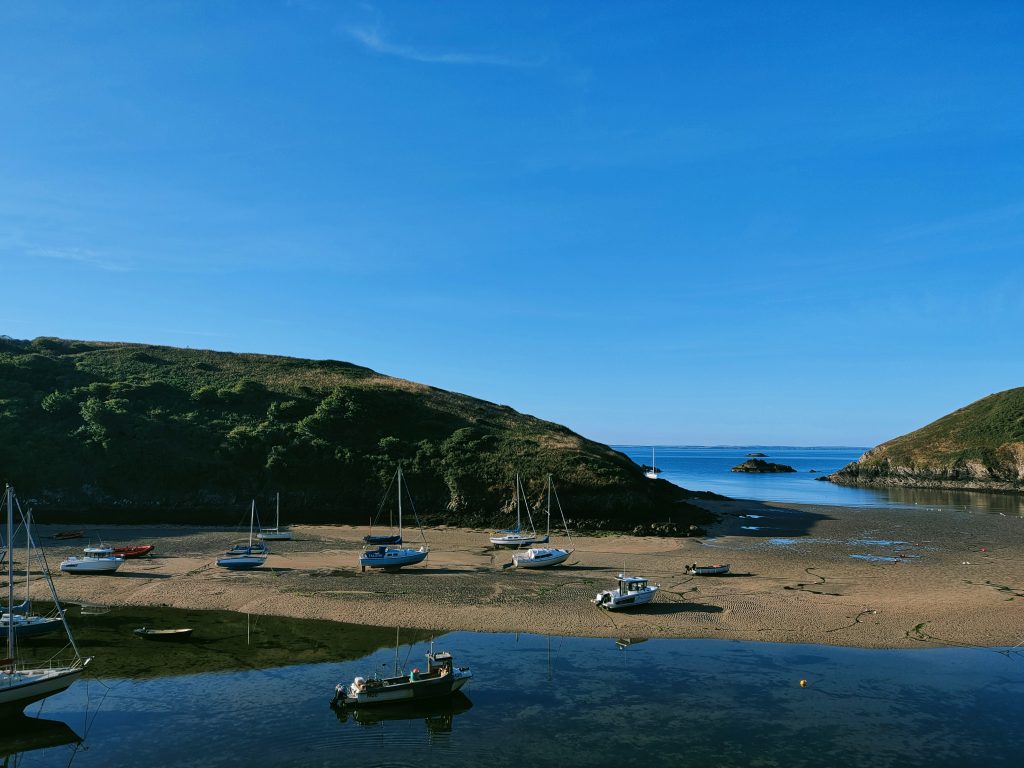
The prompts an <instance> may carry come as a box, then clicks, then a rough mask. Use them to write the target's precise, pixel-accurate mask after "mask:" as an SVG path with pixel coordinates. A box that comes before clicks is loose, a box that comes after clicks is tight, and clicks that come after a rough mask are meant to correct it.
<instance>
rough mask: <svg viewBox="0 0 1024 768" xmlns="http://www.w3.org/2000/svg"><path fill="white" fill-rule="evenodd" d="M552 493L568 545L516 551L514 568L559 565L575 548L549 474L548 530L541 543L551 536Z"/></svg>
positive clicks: (513, 556)
mask: <svg viewBox="0 0 1024 768" xmlns="http://www.w3.org/2000/svg"><path fill="white" fill-rule="evenodd" d="M552 495H554V498H555V505H556V506H557V507H558V513H559V514H560V515H561V516H562V527H563V528H564V529H565V538H566V539H567V540H568V542H569V546H568V547H530V548H529V549H527V550H526V551H523V552H516V553H515V554H514V555H512V565H513V567H515V568H547V567H548V566H551V565H559V564H560V563H564V562H565V561H566V560H568V559H569V555H571V554H572V553H573V552H574V551H575V550H574V549H571V547H572V537H571V536H570V535H569V524H568V523H567V522H566V521H565V512H564V511H563V510H562V502H561V501H560V500H559V498H558V491H556V490H555V489H554V483H552V481H551V475H548V494H547V516H548V530H547V535H546V536H545V537H544V538H543V539H542V542H543V543H545V544H546V543H547V542H548V540H549V539H550V537H551V497H552Z"/></svg>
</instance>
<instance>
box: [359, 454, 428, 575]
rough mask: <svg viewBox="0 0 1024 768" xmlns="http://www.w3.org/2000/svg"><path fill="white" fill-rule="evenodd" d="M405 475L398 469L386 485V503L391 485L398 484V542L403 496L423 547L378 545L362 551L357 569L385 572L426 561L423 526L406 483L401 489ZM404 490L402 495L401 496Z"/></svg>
mask: <svg viewBox="0 0 1024 768" xmlns="http://www.w3.org/2000/svg"><path fill="white" fill-rule="evenodd" d="M404 478H405V475H404V474H402V467H401V466H399V467H398V471H397V472H396V473H395V477H394V480H393V481H392V483H389V484H388V488H387V490H385V491H384V499H385V501H384V502H382V503H386V502H387V499H388V496H389V494H390V490H391V485H392V484H393V483H396V482H397V484H398V534H397V535H398V540H399V541H401V540H402V536H403V532H402V496H403V495H405V496H406V497H407V498H408V500H409V506H410V507H411V508H412V513H413V516H414V517H415V518H416V525H417V527H419V529H420V537H421V538H422V539H423V546H421V547H419V548H416V549H413V548H411V547H399V546H393V545H387V544H380V545H378V546H376V547H374V548H372V549H369V548H367V549H364V550H363V552H362V553H361V554H360V555H359V569H360V570H362V571H365V570H366V569H367V568H384V569H387V570H393V569H396V568H403V567H405V566H407V565H416V563H422V562H423V561H424V560H426V559H427V554H428V553H429V551H430V550H429V549H428V548H427V538H426V536H424V534H423V526H422V525H420V518H419V515H418V514H417V513H416V505H415V504H414V503H413V500H412V494H411V493H410V492H409V486H408V483H406V484H405V486H404V487H403V485H402V480H403V479H404ZM403 490H404V494H403Z"/></svg>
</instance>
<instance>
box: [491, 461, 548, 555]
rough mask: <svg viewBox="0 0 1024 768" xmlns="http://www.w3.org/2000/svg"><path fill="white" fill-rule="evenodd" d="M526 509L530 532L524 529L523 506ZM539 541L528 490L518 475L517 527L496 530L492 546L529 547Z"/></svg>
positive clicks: (492, 537)
mask: <svg viewBox="0 0 1024 768" xmlns="http://www.w3.org/2000/svg"><path fill="white" fill-rule="evenodd" d="M524 507H525V509H526V519H527V520H528V521H529V523H530V530H529V532H527V531H524V530H523V508H524ZM536 541H537V530H536V529H535V528H534V527H533V515H532V514H530V504H529V502H528V501H527V500H526V490H525V489H524V488H523V483H522V481H521V480H520V479H519V475H518V474H517V475H516V525H515V528H507V529H505V530H503V531H495V534H494V536H491V546H493V547H494V548H495V549H502V548H504V547H512V548H516V549H518V548H520V547H528V546H529V545H530V544H533V543H535V542H536Z"/></svg>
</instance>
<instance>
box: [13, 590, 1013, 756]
mask: <svg viewBox="0 0 1024 768" xmlns="http://www.w3.org/2000/svg"><path fill="white" fill-rule="evenodd" d="M581 610H597V609H593V608H591V607H589V606H581ZM69 613H71V614H72V618H73V621H74V623H75V626H76V628H77V629H78V630H79V633H80V634H81V636H82V645H83V649H84V650H85V651H86V652H95V653H96V654H98V657H97V660H96V661H95V662H94V664H93V665H91V667H90V668H91V672H90V674H89V676H87V677H86V678H84V679H83V680H81V681H79V682H78V683H76V684H75V685H74V686H73V687H72V688H71V689H69V690H68V691H66V692H65V693H62V694H60V695H58V696H54V697H52V698H50V699H48V700H45V701H44V702H40V703H38V704H34V705H31V706H30V707H29V708H28V714H30V715H33V716H39V717H42V718H45V719H46V720H47V721H48V723H49V724H50V725H44V726H43V728H42V730H43V731H46V730H47V729H49V730H50V732H51V737H52V740H53V742H54V743H53V744H52V745H50V746H46V744H45V738H44V739H43V743H42V744H41V745H39V744H37V745H36V747H35V748H26V746H25V745H24V744H23V743H22V742H19V741H18V738H17V734H11V733H10V732H9V731H6V732H5V731H4V726H0V755H12V754H13V755H14V758H13V761H12V762H15V763H16V764H18V765H21V766H67V765H74V766H79V767H81V766H102V768H109V766H111V765H125V766H128V765H144V766H168V765H182V766H210V767H211V768H212V767H214V766H246V767H247V768H255V767H257V766H348V765H358V766H364V767H367V768H369V767H371V766H439V767H440V766H446V767H448V768H451V767H452V766H476V765H488V766H516V767H517V768H521V766H523V765H531V766H549V765H561V766H615V767H616V768H622V767H623V766H633V765H638V766H652V767H656V766H753V765H756V766H786V768H795V767H798V766H831V765H843V766H872V768H884V767H885V766H908V765H915V766H916V765H921V766H925V765H927V766H958V768H964V766H975V765H978V766H981V765H984V766H987V767H991V766H1011V765H1012V766H1015V765H1018V764H1019V758H1020V756H1021V754H1024V729H1022V728H1021V727H1020V723H1021V721H1022V719H1024V655H1022V653H1021V652H1020V651H1019V650H1016V649H1006V648H1003V649H971V648H941V647H938V648H937V647H924V646H922V647H921V648H920V649H911V650H899V651H893V650H863V649H854V648H840V647H824V646H812V645H797V644H792V645H787V644H773V643H755V642H736V641H724V640H722V641H716V640H644V639H643V638H637V637H633V638H626V637H623V638H618V639H614V638H606V639H592V638H564V637H546V636H539V635H529V634H518V635H517V634H486V633H473V632H454V633H448V634H437V635H436V636H434V637H433V647H434V648H435V649H436V650H449V651H451V652H452V653H453V655H454V659H455V663H456V664H457V665H459V666H470V667H471V668H472V670H473V675H474V677H473V680H472V682H471V683H470V684H469V686H468V687H467V688H466V689H465V694H464V695H460V696H458V697H456V699H455V700H453V701H447V700H446V701H441V702H438V703H437V704H433V705H426V706H423V707H415V708H413V709H409V708H403V707H399V708H389V707H383V708H378V709H376V710H372V709H368V710H363V711H356V712H340V713H339V712H336V711H335V710H333V709H331V707H330V706H329V702H330V700H331V698H332V695H333V692H334V686H335V685H336V684H337V683H338V682H345V683H349V682H351V680H352V678H353V677H355V676H356V675H362V676H364V677H368V676H372V675H374V674H378V673H379V674H381V675H389V674H392V673H393V671H394V669H395V668H396V666H397V667H398V668H399V669H400V670H402V671H403V672H405V673H408V672H409V671H410V670H411V669H412V668H413V667H416V666H419V667H420V668H423V665H424V659H423V654H425V653H426V652H427V651H428V650H429V648H430V639H431V635H432V633H429V632H411V631H410V632H403V633H398V638H397V644H396V643H395V634H396V632H395V630H394V629H386V628H374V627H354V626H352V625H344V624H332V623H328V622H317V621H298V620H287V619H271V618H262V619H257V618H256V617H252V616H248V617H247V616H245V615H240V614H229V613H199V612H184V611H170V610H168V611H158V610H144V609H115V610H113V611H111V613H110V614H107V615H105V616H99V617H81V616H77V614H76V613H75V610H74V609H73V610H72V611H70V612H69ZM184 621H187V622H188V623H189V624H191V625H193V626H194V627H195V633H194V635H193V638H192V640H191V641H190V642H188V643H181V644H173V645H172V644H167V645H158V644H156V643H153V642H150V641H146V640H141V639H137V638H135V637H133V636H132V635H131V629H130V628H131V627H132V626H133V625H135V624H139V623H141V622H146V623H148V624H149V625H151V626H163V627H168V626H178V625H180V624H182V623H183V622H184ZM311 659H312V661H311ZM801 681H804V684H803V686H802V685H801ZM9 722H10V721H8V724H9ZM10 727H15V728H18V727H21V726H20V725H19V724H18V723H15V724H14V726H10ZM23 730H24V729H23ZM36 730H39V728H38V727H37V728H36ZM68 733H70V734H71V737H69V736H68ZM62 739H63V741H62ZM78 739H81V741H78ZM37 741H38V739H37ZM19 744H20V745H21V746H19ZM12 745H13V747H14V748H12ZM15 750H20V751H15Z"/></svg>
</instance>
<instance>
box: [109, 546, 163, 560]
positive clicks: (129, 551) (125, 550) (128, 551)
mask: <svg viewBox="0 0 1024 768" xmlns="http://www.w3.org/2000/svg"><path fill="white" fill-rule="evenodd" d="M154 549H156V547H154V546H153V545H152V544H138V545H136V546H131V547H114V549H113V552H114V556H115V557H123V558H124V559H125V560H132V559H134V558H136V557H144V556H145V555H148V554H149V553H150V552H152V551H153V550H154Z"/></svg>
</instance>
